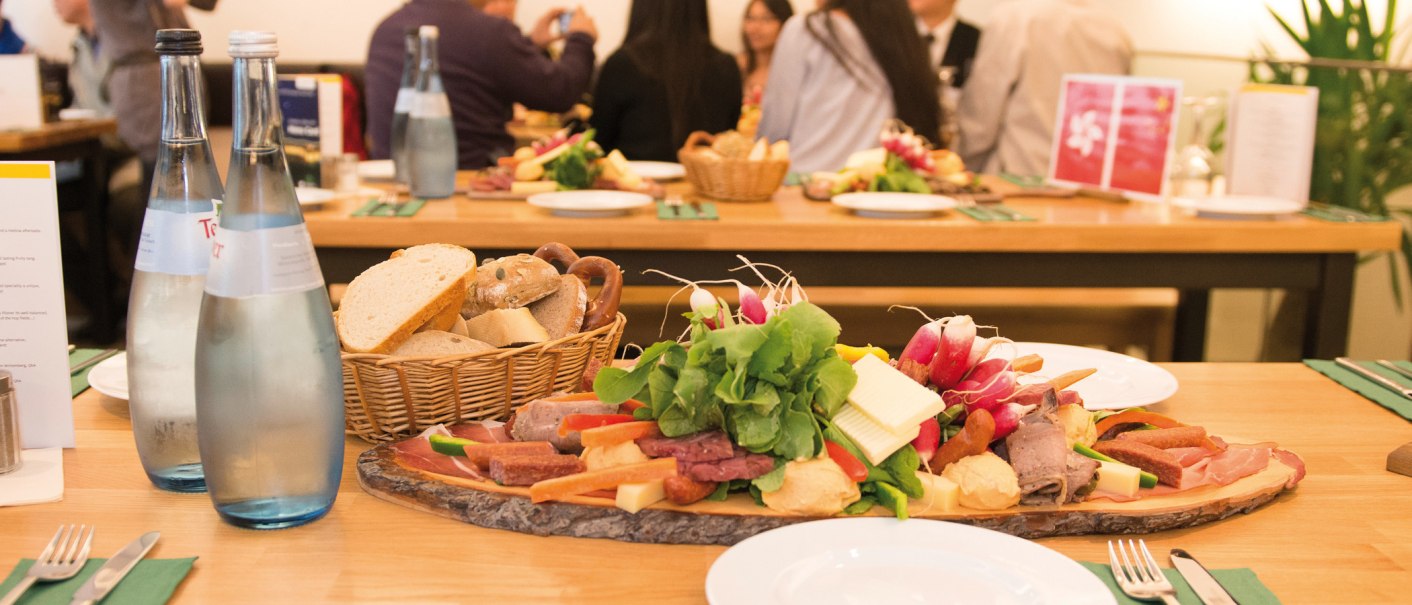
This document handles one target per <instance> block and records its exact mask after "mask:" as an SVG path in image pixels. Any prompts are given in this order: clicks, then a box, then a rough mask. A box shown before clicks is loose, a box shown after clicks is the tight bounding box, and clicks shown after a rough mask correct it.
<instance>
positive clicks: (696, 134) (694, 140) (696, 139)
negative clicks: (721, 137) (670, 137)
mask: <svg viewBox="0 0 1412 605" xmlns="http://www.w3.org/2000/svg"><path fill="white" fill-rule="evenodd" d="M714 142H716V135H714V134H711V133H709V132H706V131H704V130H696V131H693V132H692V133H691V134H689V135H687V136H686V144H685V145H682V149H692V148H694V147H700V146H702V145H710V144H711V143H714Z"/></svg>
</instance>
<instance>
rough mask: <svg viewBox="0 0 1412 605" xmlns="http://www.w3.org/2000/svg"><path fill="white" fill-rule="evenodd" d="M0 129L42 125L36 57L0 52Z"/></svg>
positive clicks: (42, 110)
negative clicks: (2, 53) (0, 53)
mask: <svg viewBox="0 0 1412 605" xmlns="http://www.w3.org/2000/svg"><path fill="white" fill-rule="evenodd" d="M0 108H4V109H3V110H0V130H11V129H33V128H39V127H40V126H43V125H44V107H43V105H41V104H40V98H39V58H38V57H36V56H34V55H0Z"/></svg>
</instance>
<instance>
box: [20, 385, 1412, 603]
mask: <svg viewBox="0 0 1412 605" xmlns="http://www.w3.org/2000/svg"><path fill="white" fill-rule="evenodd" d="M1166 367H1168V368H1169V369H1171V370H1172V372H1173V373H1174V374H1176V375H1177V377H1178V379H1179V380H1180V381H1181V391H1180V392H1179V393H1178V394H1177V395H1176V396H1174V397H1173V398H1172V399H1171V400H1169V401H1168V402H1166V403H1164V404H1161V405H1159V406H1155V408H1156V409H1157V410H1159V411H1164V412H1168V413H1171V414H1175V415H1177V416H1178V417H1179V418H1182V419H1185V420H1187V421H1189V422H1193V423H1200V424H1203V425H1205V426H1206V427H1208V428H1209V429H1210V430H1211V431H1212V432H1214V433H1216V434H1227V435H1234V436H1241V437H1247V438H1257V439H1269V440H1273V441H1277V442H1278V443H1279V444H1280V445H1281V446H1283V447H1285V448H1288V449H1290V450H1293V451H1295V452H1297V453H1298V454H1300V455H1301V456H1303V458H1304V460H1305V461H1306V462H1307V463H1308V468H1309V475H1308V477H1306V478H1305V479H1304V481H1303V482H1302V483H1301V484H1300V485H1299V487H1298V488H1297V489H1295V490H1294V491H1293V492H1292V493H1287V494H1285V495H1282V496H1280V497H1279V498H1278V499H1276V500H1275V501H1274V502H1273V503H1271V504H1269V505H1268V506H1266V507H1264V508H1261V509H1259V510H1256V511H1254V512H1253V513H1251V514H1248V515H1242V516H1239V517H1236V518H1231V519H1227V520H1225V521H1221V522H1217V523H1215V524H1211V525H1207V526H1202V527H1196V528H1192V529H1185V530H1178V531H1169V532H1162V533H1157V534H1151V535H1148V536H1146V539H1147V541H1148V543H1149V544H1150V545H1151V546H1152V547H1153V549H1154V552H1166V550H1167V549H1170V548H1174V547H1181V548H1185V549H1187V550H1190V551H1191V552H1192V553H1193V554H1195V555H1196V556H1198V557H1199V558H1200V559H1201V561H1202V562H1203V563H1205V564H1206V565H1208V566H1210V567H1212V568H1228V567H1251V568H1253V569H1254V570H1255V572H1256V573H1257V574H1259V576H1260V578H1261V579H1262V580H1263V581H1264V582H1265V583H1266V584H1267V585H1268V586H1269V587H1270V588H1271V589H1272V590H1273V591H1274V592H1275V594H1276V595H1278V596H1279V597H1280V598H1281V599H1282V600H1284V602H1286V603H1320V604H1335V603H1398V602H1403V603H1405V602H1406V598H1407V593H1406V590H1407V588H1408V587H1409V586H1412V515H1409V514H1408V511H1412V478H1409V477H1403V476H1401V475H1395V474H1392V473H1390V472H1387V471H1385V470H1384V465H1385V462H1386V457H1387V455H1388V453H1389V452H1391V451H1392V450H1393V449H1395V448H1396V447H1397V446H1399V445H1401V444H1403V443H1407V442H1408V441H1412V423H1408V422H1405V421H1403V420H1402V419H1401V418H1398V417H1397V416H1395V415H1393V414H1391V413H1389V412H1388V411H1386V410H1384V409H1382V408H1380V407H1378V406H1377V405H1374V404H1373V403H1371V402H1368V401H1366V400H1364V399H1363V398H1362V397H1359V396H1358V395H1357V394H1355V393H1353V392H1351V391H1348V390H1345V389H1343V388H1342V387H1340V386H1338V385H1336V384H1335V383H1333V382H1331V381H1329V380H1327V379H1325V378H1324V377H1323V376H1321V375H1319V374H1317V373H1315V372H1314V371H1312V370H1309V369H1308V368H1306V367H1304V366H1303V365H1300V364H1263V365H1262V364H1171V365H1167V366H1166ZM75 417H76V424H77V428H78V449H76V450H68V451H66V452H64V474H65V483H66V488H67V489H66V492H65V494H64V501H63V502H59V503H54V504H42V505H34V506H24V507H18V508H0V528H4V531H3V532H0V536H3V537H0V565H3V566H4V567H5V568H9V566H11V565H13V562H14V561H16V560H18V559H20V558H22V557H33V556H35V555H36V554H38V551H39V550H40V548H41V547H42V546H43V545H44V544H45V543H46V542H47V541H48V540H49V538H50V537H51V536H52V534H53V532H54V528H55V527H57V526H58V525H59V524H61V523H93V524H96V525H97V526H98V533H97V537H96V538H95V541H94V553H95V556H108V555H110V554H111V553H113V552H115V551H116V550H117V549H118V548H120V547H121V546H122V545H123V544H125V543H126V542H128V541H129V540H131V539H133V538H135V537H136V536H138V535H139V534H141V533H143V532H146V531H151V530H160V531H161V532H162V541H161V542H160V543H159V544H158V545H157V547H156V549H155V550H154V551H153V555H152V556H154V557H158V558H163V557H165V558H172V557H187V556H199V557H200V560H198V561H197V562H196V567H195V569H194V570H193V572H192V574H191V575H190V576H189V577H188V578H187V580H186V581H185V583H184V584H183V585H182V587H181V588H180V590H179V592H178V593H177V602H188V603H227V602H229V603H237V602H239V603H248V602H271V601H279V602H329V601H340V602H347V601H384V602H385V601H402V602H412V601H433V600H439V601H463V602H472V601H474V602H483V603H489V602H494V603H499V602H510V601H516V602H525V603H549V602H572V603H636V602H644V603H694V604H700V603H704V602H705V594H704V586H705V576H706V571H707V569H708V568H709V567H710V566H711V563H712V562H713V561H714V560H715V559H716V557H717V556H719V555H720V554H721V552H723V551H724V550H725V549H724V548H723V547H718V546H674V545H643V544H629V543H620V542H614V541H609V540H591V539H578V538H567V537H549V538H541V537H535V536H529V535H523V534H517V533H513V532H507V531H501V530H492V529H484V528H480V527H476V526H471V525H465V524H461V523H457V522H454V521H449V520H446V519H442V518H439V517H434V516H431V515H427V514H423V513H418V512H415V511H412V510H410V509H405V508H402V507H400V506H397V505H394V504H390V503H387V502H383V501H381V500H378V499H376V498H373V497H372V496H370V495H368V494H366V493H364V492H362V491H361V490H360V489H359V487H358V485H357V480H356V478H355V477H354V474H353V464H352V462H353V460H354V459H355V458H356V457H357V455H358V454H359V453H360V452H362V451H363V450H365V449H367V448H368V447H369V446H368V445H367V444H365V443H363V442H361V441H356V440H351V439H350V440H349V441H348V444H347V450H346V458H345V466H344V476H343V484H342V486H341V488H340V491H339V495H338V501H337V503H336V504H335V505H334V508H333V510H332V512H330V514H329V516H328V517H326V518H324V519H322V520H320V521H317V522H315V523H312V524H310V525H307V526H303V527H298V528H294V529H286V530H278V531H267V532H260V531H252V530H244V529H237V528H234V527H231V526H229V525H226V524H224V523H222V522H221V521H220V520H219V519H218V518H217V516H216V514H215V511H214V509H213V508H212V507H211V503H210V501H209V500H208V499H207V498H206V497H205V496H204V495H181V494H172V493H167V492H161V491H158V490H157V489H155V488H153V487H152V486H151V485H149V484H148V482H147V479H146V477H145V476H144V475H143V473H142V469H141V467H140V466H139V464H138V460H137V453H136V451H135V449H134V447H133V442H132V435H131V433H130V432H129V431H130V428H129V423H128V418H127V405H126V403H125V402H121V401H116V400H112V399H108V398H104V397H102V396H100V395H98V394H97V393H96V392H94V391H91V390H90V391H88V392H85V393H84V394H82V395H80V396H79V397H78V398H77V399H76V400H75ZM1106 539H1107V538H1106V537H1105V536H1092V537H1069V538H1049V539H1043V540H1040V541H1039V542H1040V543H1041V544H1043V545H1045V546H1048V547H1050V548H1053V549H1055V550H1058V551H1059V552H1061V553H1063V554H1065V555H1067V556H1069V557H1073V558H1075V559H1079V560H1086V561H1106V560H1107V551H1106V550H1105V540H1106Z"/></svg>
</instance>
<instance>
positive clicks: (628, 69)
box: [589, 0, 741, 162]
mask: <svg viewBox="0 0 1412 605" xmlns="http://www.w3.org/2000/svg"><path fill="white" fill-rule="evenodd" d="M740 91H741V88H740V69H739V67H738V66H737V65H736V61H735V59H734V58H732V57H731V56H730V55H728V54H726V53H725V52H723V51H721V50H720V49H718V48H716V47H715V46H713V45H712V44H711V24H710V20H709V16H708V13H707V9H706V0H634V1H633V3H632V11H631V13H630V14H629V17H628V31H627V35H625V36H624V37H623V45H622V47H621V48H619V49H618V50H617V51H616V52H614V53H613V54H612V55H611V56H609V57H608V60H607V61H605V62H604V63H603V69H602V71H600V72H599V74H598V83H597V84H596V85H595V86H594V89H593V113H592V117H591V118H590V119H589V122H590V124H592V126H593V127H594V128H595V129H597V131H598V135H597V139H595V140H597V141H598V144H599V145H602V146H603V149H605V150H613V149H618V150H620V151H622V152H623V155H625V156H627V157H628V159H630V160H655V161H665V162H675V161H676V159H677V150H678V149H680V148H681V146H682V145H683V144H684V143H686V137H687V135H689V134H691V132H692V131H694V130H705V131H707V132H713V133H714V132H721V131H723V130H730V129H732V128H735V126H736V122H737V120H739V119H740Z"/></svg>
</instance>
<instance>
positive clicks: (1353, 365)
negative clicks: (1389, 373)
mask: <svg viewBox="0 0 1412 605" xmlns="http://www.w3.org/2000/svg"><path fill="white" fill-rule="evenodd" d="M1334 363H1337V364H1338V365H1339V366H1341V367H1343V368H1344V369H1347V370H1349V371H1351V372H1353V373H1355V374H1358V375H1359V376H1362V377H1364V378H1367V379H1368V380H1371V381H1373V382H1375V383H1377V384H1378V386H1380V387H1383V388H1385V389H1387V390H1389V391H1392V392H1394V393H1397V394H1398V395H1401V396H1403V397H1405V398H1407V399H1412V389H1409V388H1407V387H1405V386H1402V385H1400V384H1398V383H1397V382H1395V381H1393V380H1391V379H1389V378H1387V377H1386V376H1383V375H1381V374H1378V373H1376V372H1373V371H1372V370H1369V369H1368V368H1365V367H1363V366H1360V365H1358V363H1357V362H1355V361H1353V360H1352V359H1349V358H1347V357H1336V358H1334Z"/></svg>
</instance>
